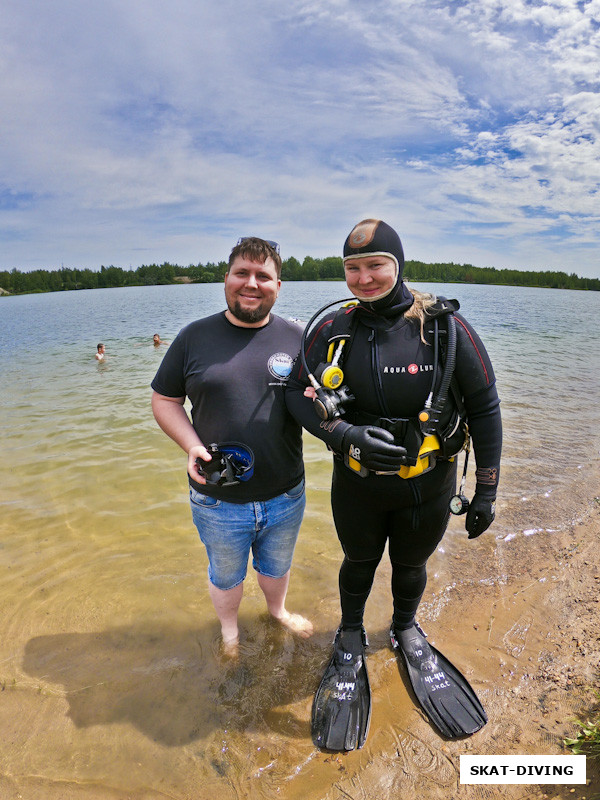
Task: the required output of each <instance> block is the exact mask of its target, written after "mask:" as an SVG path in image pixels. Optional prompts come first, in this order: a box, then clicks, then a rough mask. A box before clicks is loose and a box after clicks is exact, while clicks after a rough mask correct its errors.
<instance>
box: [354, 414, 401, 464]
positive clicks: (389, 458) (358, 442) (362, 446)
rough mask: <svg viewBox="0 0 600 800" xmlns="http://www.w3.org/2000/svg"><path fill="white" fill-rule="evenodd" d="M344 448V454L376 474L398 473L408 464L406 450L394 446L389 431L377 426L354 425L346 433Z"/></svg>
mask: <svg viewBox="0 0 600 800" xmlns="http://www.w3.org/2000/svg"><path fill="white" fill-rule="evenodd" d="M342 447H343V452H344V454H346V455H349V456H350V457H351V458H353V459H355V460H356V461H358V462H359V464H360V465H361V466H363V467H366V468H367V469H371V470H374V471H376V472H398V470H399V469H400V467H402V466H404V465H405V464H406V449H405V448H404V447H400V446H399V445H397V444H394V437H393V435H392V434H391V433H390V432H389V431H386V430H385V428H378V427H376V426H375V425H352V426H351V427H350V428H349V429H348V430H347V431H346V432H345V433H344V439H343V442H342Z"/></svg>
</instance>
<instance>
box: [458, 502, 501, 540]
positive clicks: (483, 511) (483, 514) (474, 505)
mask: <svg viewBox="0 0 600 800" xmlns="http://www.w3.org/2000/svg"><path fill="white" fill-rule="evenodd" d="M495 516H496V498H495V497H482V496H481V495H480V494H477V492H475V496H474V497H473V499H472V500H471V503H470V504H469V510H468V511H467V519H466V521H465V528H466V529H467V531H468V532H469V539H476V538H477V537H478V536H481V534H482V533H483V532H484V531H487V529H488V528H489V527H490V525H491V524H492V522H493V521H494V517H495Z"/></svg>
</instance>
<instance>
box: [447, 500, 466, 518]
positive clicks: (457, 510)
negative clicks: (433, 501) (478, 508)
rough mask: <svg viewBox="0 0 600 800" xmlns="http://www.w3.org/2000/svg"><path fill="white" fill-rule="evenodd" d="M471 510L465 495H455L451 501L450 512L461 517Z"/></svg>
mask: <svg viewBox="0 0 600 800" xmlns="http://www.w3.org/2000/svg"><path fill="white" fill-rule="evenodd" d="M468 510H469V501H468V500H467V498H466V497H465V496H464V494H455V495H454V497H453V498H451V500H450V511H451V512H452V513H453V514H456V516H457V517H460V515H461V514H466V513H467V511H468Z"/></svg>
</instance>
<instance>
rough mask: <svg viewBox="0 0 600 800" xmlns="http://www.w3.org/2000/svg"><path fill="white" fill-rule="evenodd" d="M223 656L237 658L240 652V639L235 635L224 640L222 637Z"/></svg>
mask: <svg viewBox="0 0 600 800" xmlns="http://www.w3.org/2000/svg"><path fill="white" fill-rule="evenodd" d="M222 647H223V655H226V656H227V657H228V658H237V656H238V655H239V651H240V637H239V636H238V635H237V634H236V635H235V636H231V637H229V638H228V639H226V638H225V637H224V636H223V645H222Z"/></svg>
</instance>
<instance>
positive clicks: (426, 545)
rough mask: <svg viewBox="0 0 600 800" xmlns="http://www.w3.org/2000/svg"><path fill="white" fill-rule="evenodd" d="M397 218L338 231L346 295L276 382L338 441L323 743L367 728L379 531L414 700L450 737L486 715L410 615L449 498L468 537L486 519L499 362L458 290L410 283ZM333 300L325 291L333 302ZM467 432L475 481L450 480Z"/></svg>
mask: <svg viewBox="0 0 600 800" xmlns="http://www.w3.org/2000/svg"><path fill="white" fill-rule="evenodd" d="M403 270H404V253H403V249H402V243H401V241H400V238H399V236H398V234H397V233H396V231H395V230H393V228H391V227H390V226H389V225H387V224H386V223H385V222H383V221H381V220H375V219H367V220H363V221H362V222H359V223H358V224H357V225H356V226H355V227H354V228H353V230H352V231H351V232H350V234H349V236H348V238H347V239H346V242H345V244H344V271H345V277H346V283H347V285H348V288H349V289H350V291H351V292H352V294H353V295H354V296H355V298H356V299H357V301H358V302H356V301H354V302H353V303H352V304H348V305H346V306H344V307H343V308H341V309H340V310H338V311H337V312H329V313H327V314H325V316H323V317H322V318H321V319H320V320H319V321H318V323H317V324H316V325H315V326H314V328H312V330H311V326H312V322H313V321H314V320H315V319H316V318H317V317H318V316H319V315H321V313H322V312H323V311H324V310H325V309H327V308H328V306H325V309H321V310H320V311H319V312H317V314H316V315H315V316H314V317H313V320H311V322H310V323H309V324H308V326H307V329H306V331H305V339H304V340H303V347H302V350H301V358H298V359H297V362H296V364H295V367H294V371H293V373H292V375H291V378H290V380H289V383H288V387H287V389H286V402H287V405H288V408H289V410H290V411H291V413H292V414H293V415H294V417H295V418H296V419H297V420H298V422H300V423H301V424H302V425H303V426H304V427H305V428H306V429H307V430H308V431H310V432H311V433H312V434H313V435H315V436H317V437H318V438H320V439H322V440H323V441H324V442H325V443H326V444H327V445H328V447H329V448H330V449H331V450H332V451H333V454H334V466H333V479H332V490H331V502H332V509H333V517H334V521H335V526H336V530H337V534H338V537H339V540H340V543H341V545H342V548H343V551H344V559H343V562H342V565H341V569H340V573H339V592H340V603H341V611H342V619H341V624H340V627H339V629H338V631H337V633H336V637H335V642H334V652H333V656H332V658H331V661H330V663H329V665H328V667H327V669H326V671H325V674H324V676H323V680H322V681H321V685H320V687H319V689H318V691H317V694H316V696H315V700H314V703H313V711H312V736H313V741H314V742H315V744H316V745H318V746H320V747H324V748H327V749H330V750H338V751H342V750H352V749H355V748H360V747H362V745H363V744H364V742H365V739H366V736H367V731H368V725H369V718H370V709H371V700H370V689H369V682H368V676H367V670H366V664H365V657H364V647H365V646H366V644H367V639H366V634H365V631H364V628H363V616H364V609H365V604H366V601H367V598H368V596H369V593H370V591H371V587H372V584H373V580H374V577H375V572H376V569H377V567H378V565H379V563H380V561H381V558H382V556H383V553H384V549H385V546H386V543H387V544H388V551H389V557H390V561H391V565H392V595H393V609H394V611H393V619H392V626H391V630H390V636H391V641H392V645H393V647H394V648H395V649H396V650H397V652H398V653H399V654H400V655H401V656H402V658H403V659H404V662H405V664H406V667H407V671H408V675H409V678H410V681H411V684H412V686H413V689H414V691H415V695H416V697H417V700H418V701H419V703H420V704H421V706H422V708H423V710H424V711H425V713H426V714H427V716H428V718H429V719H430V721H431V722H432V724H433V725H434V726H435V727H436V728H437V729H438V731H439V732H440V733H441V734H442V735H444V736H446V737H447V738H457V737H460V736H465V735H468V734H471V733H474V732H475V731H477V730H479V729H480V728H481V727H482V726H483V725H484V724H485V722H486V721H487V717H486V715H485V711H484V710H483V707H482V706H481V703H480V702H479V700H478V698H477V696H476V694H475V692H474V691H473V689H472V688H471V686H470V685H469V684H468V682H467V681H466V679H465V678H464V676H463V675H462V674H461V673H460V672H459V671H458V670H457V669H456V668H455V667H454V666H453V665H452V664H451V663H450V662H449V661H448V660H447V659H446V658H444V656H443V655H442V654H441V653H440V652H439V651H437V650H436V649H435V648H433V647H432V646H431V645H430V644H429V643H428V642H427V641H426V639H425V636H424V634H423V632H422V630H421V629H420V628H419V627H418V625H417V624H416V622H415V614H416V611H417V608H418V606H419V602H420V600H421V597H422V595H423V592H424V590H425V584H426V581H427V574H426V564H427V560H428V558H429V557H430V556H431V554H432V553H433V552H434V551H435V550H436V548H437V546H438V544H439V542H440V540H441V539H442V537H443V535H444V532H445V530H446V526H447V524H448V519H449V514H450V510H452V511H453V513H457V514H463V513H466V529H467V531H468V534H469V538H475V537H477V536H479V535H480V534H481V533H483V532H484V531H485V530H487V528H488V527H489V526H490V525H491V523H492V522H493V520H494V513H495V499H496V492H497V487H498V476H499V467H500V452H501V446H502V425H501V419H500V406H499V402H500V401H499V399H498V395H497V392H496V387H495V376H494V372H493V369H492V365H491V363H490V359H489V357H488V355H487V352H486V350H485V348H484V346H483V344H482V342H481V340H480V338H479V336H478V335H477V333H476V332H475V331H474V330H473V328H472V327H471V326H470V325H469V324H468V323H467V322H466V320H465V319H464V318H463V317H462V316H460V315H458V314H457V313H456V311H457V309H458V307H459V306H458V303H457V301H455V300H444V299H437V298H436V297H434V296H432V295H429V294H423V293H420V292H416V291H414V290H410V289H409V288H408V287H407V286H406V284H405V283H404V281H403V278H402V275H403ZM331 305H333V304H331ZM470 438H472V441H473V448H474V451H475V458H476V462H477V465H476V466H477V469H476V481H477V483H476V490H475V495H474V497H473V499H472V500H471V502H470V503H469V502H468V500H467V499H466V497H464V494H463V489H464V479H463V481H462V482H461V490H460V492H459V493H458V494H456V471H457V461H456V458H455V456H456V455H457V454H458V452H460V450H462V449H463V448H466V449H467V453H468V447H469V440H470Z"/></svg>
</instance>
